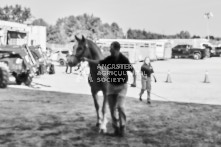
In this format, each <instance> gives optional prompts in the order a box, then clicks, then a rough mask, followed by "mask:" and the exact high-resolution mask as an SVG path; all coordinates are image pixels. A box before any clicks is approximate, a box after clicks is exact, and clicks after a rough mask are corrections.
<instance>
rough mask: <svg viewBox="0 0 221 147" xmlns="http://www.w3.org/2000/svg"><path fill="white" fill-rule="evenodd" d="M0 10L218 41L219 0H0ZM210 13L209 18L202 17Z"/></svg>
mask: <svg viewBox="0 0 221 147" xmlns="http://www.w3.org/2000/svg"><path fill="white" fill-rule="evenodd" d="M0 4H1V5H0V7H4V6H6V5H15V4H19V5H22V7H29V8H30V9H31V13H32V15H33V16H34V17H35V18H43V19H44V20H45V21H46V22H47V23H49V24H52V25H54V24H55V23H56V21H57V19H58V18H63V17H67V16H70V15H74V16H78V15H82V14H84V13H87V14H90V15H91V14H93V15H94V16H95V17H99V18H101V21H102V23H109V24H110V23H112V22H116V23H117V24H118V25H119V26H120V27H121V28H122V29H123V31H124V32H126V31H127V30H128V29H129V28H131V29H140V30H146V31H150V32H154V33H161V34H166V35H172V34H176V33H179V32H180V31H182V30H183V31H189V32H190V34H191V35H200V36H201V37H205V36H206V35H208V34H209V35H213V36H215V37H221V0H0ZM206 12H212V13H213V17H211V18H210V19H207V18H205V17H204V14H205V13H206Z"/></svg>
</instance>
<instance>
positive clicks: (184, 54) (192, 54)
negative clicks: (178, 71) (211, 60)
mask: <svg viewBox="0 0 221 147" xmlns="http://www.w3.org/2000/svg"><path fill="white" fill-rule="evenodd" d="M211 53H212V47H210V46H208V45H206V44H202V45H201V47H193V46H192V45H189V44H180V45H177V46H175V47H174V48H172V58H193V59H196V60H198V59H203V58H207V57H210V56H211Z"/></svg>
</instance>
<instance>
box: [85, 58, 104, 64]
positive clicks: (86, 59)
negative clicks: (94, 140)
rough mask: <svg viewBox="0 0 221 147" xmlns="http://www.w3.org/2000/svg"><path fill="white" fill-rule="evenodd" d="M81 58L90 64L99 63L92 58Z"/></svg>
mask: <svg viewBox="0 0 221 147" xmlns="http://www.w3.org/2000/svg"><path fill="white" fill-rule="evenodd" d="M81 60H82V61H88V62H89V63H92V64H99V63H100V60H92V59H88V58H86V57H83V58H81Z"/></svg>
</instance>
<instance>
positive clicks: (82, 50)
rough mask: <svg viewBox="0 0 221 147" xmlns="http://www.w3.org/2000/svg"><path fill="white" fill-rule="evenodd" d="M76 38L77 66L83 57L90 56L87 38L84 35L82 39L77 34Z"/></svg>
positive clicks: (74, 63)
mask: <svg viewBox="0 0 221 147" xmlns="http://www.w3.org/2000/svg"><path fill="white" fill-rule="evenodd" d="M75 39H76V40H77V45H76V46H75V49H76V53H75V56H74V59H73V65H74V66H76V65H77V64H78V63H79V62H80V61H81V58H82V57H89V56H90V51H89V48H88V44H87V40H86V39H85V38H84V36H82V39H80V38H78V37H77V36H75Z"/></svg>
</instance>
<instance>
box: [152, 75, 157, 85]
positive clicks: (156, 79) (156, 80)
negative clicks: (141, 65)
mask: <svg viewBox="0 0 221 147" xmlns="http://www.w3.org/2000/svg"><path fill="white" fill-rule="evenodd" d="M152 76H153V78H154V81H155V83H156V82H157V79H156V77H155V74H154V73H152Z"/></svg>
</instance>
